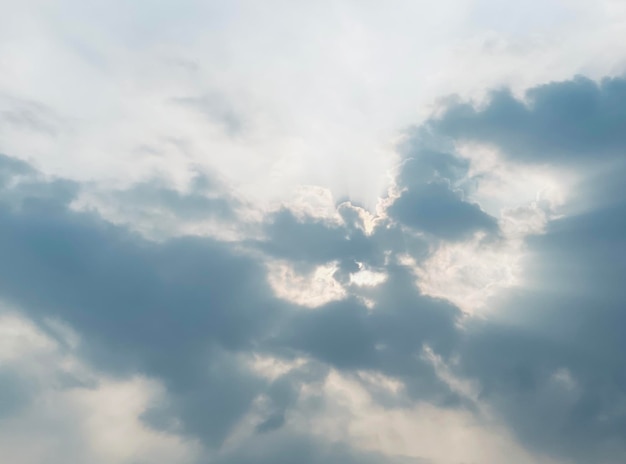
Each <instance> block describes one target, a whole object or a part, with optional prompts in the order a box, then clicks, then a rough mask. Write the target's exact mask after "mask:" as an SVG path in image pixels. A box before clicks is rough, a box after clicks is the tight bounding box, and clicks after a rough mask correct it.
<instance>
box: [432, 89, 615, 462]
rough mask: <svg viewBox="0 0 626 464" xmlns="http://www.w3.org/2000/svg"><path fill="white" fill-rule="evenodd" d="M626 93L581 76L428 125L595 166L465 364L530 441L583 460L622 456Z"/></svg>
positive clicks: (462, 109) (530, 156)
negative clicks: (579, 207) (572, 208)
mask: <svg viewBox="0 0 626 464" xmlns="http://www.w3.org/2000/svg"><path fill="white" fill-rule="evenodd" d="M625 90H626V81H625V80H624V79H621V78H614V79H606V80H603V81H602V82H601V83H599V84H596V83H594V82H592V81H590V80H587V79H583V78H577V79H574V80H573V81H566V82H562V83H552V84H549V85H545V86H540V87H538V88H535V89H531V90H530V91H529V92H528V96H529V99H530V104H529V105H528V106H526V105H525V104H522V102H520V101H517V100H515V99H514V98H513V97H511V95H510V94H508V93H506V92H500V93H497V94H495V95H494V96H493V99H492V101H491V103H489V104H488V105H487V106H486V107H485V108H483V109H480V110H476V109H474V108H473V107H471V106H470V105H465V104H458V103H457V104H455V105H453V106H452V107H451V108H450V109H449V110H448V112H447V113H446V114H445V115H444V116H443V117H442V118H441V119H440V120H437V121H434V122H433V124H432V126H431V128H435V130H439V131H441V133H442V134H444V135H449V136H452V137H455V138H457V139H469V140H473V141H477V142H482V143H493V144H496V145H497V146H499V147H500V148H501V149H502V151H503V153H504V155H505V156H509V157H513V158H514V159H515V160H521V161H524V162H541V163H570V164H572V165H573V166H577V165H578V166H581V167H582V166H585V167H584V169H585V172H589V173H590V175H589V177H588V178H586V179H585V180H584V181H583V182H582V184H580V185H579V189H580V191H579V193H578V195H577V196H576V197H575V198H576V200H577V201H581V202H585V203H584V208H583V212H581V213H578V214H576V215H574V216H570V217H564V218H561V219H558V220H554V221H552V222H551V223H550V224H549V226H548V229H547V231H546V233H545V234H543V235H540V236H536V237H533V238H532V239H530V240H529V242H528V245H529V250H528V251H529V253H530V256H533V257H534V259H532V260H531V261H530V262H528V263H527V268H526V276H527V277H526V286H525V287H524V288H520V289H517V290H511V291H509V292H507V293H505V294H504V295H503V296H501V297H500V298H498V299H497V300H494V301H493V302H492V304H493V305H494V306H495V307H496V308H497V311H495V312H494V314H495V315H496V316H494V317H492V318H491V319H488V320H487V321H478V320H474V321H470V322H469V323H468V326H467V337H466V339H465V341H464V342H463V344H462V345H461V346H462V347H463V348H462V350H463V351H462V354H461V358H460V359H461V362H460V365H459V369H460V370H459V372H461V373H462V375H465V376H468V377H469V378H473V379H477V380H478V381H479V383H480V385H481V387H482V392H481V397H482V398H483V399H484V400H485V401H487V402H489V403H490V404H492V405H493V407H494V410H495V411H497V412H498V414H500V417H502V418H503V419H504V421H505V423H507V424H508V425H509V426H510V427H511V429H512V430H513V431H514V432H515V433H516V434H517V436H518V437H519V438H520V439H521V440H522V442H523V443H525V444H526V445H527V446H529V447H530V448H531V449H537V450H540V451H543V452H548V453H551V454H553V455H554V456H555V457H557V458H566V459H569V460H571V461H572V462H577V463H578V462H580V463H587V462H603V463H618V462H622V461H623V457H624V455H626V440H625V439H624V437H625V436H626V364H625V363H624V359H623V353H624V352H625V350H626V337H624V334H623V330H622V328H623V327H624V326H625V324H626V313H625V312H624V302H625V301H626V292H625V290H624V285H623V282H624V279H625V278H626V266H625V264H624V263H625V262H626V239H625V237H626V220H625V219H624V218H626V203H625V202H624V187H623V181H620V179H623V178H624V176H625V175H626V169H624V167H623V154H624V150H625V149H626V139H625V138H624V134H626V131H625V130H624V128H625V127H626V113H625V112H624V108H625V107H626V106H625V105H624V103H625V102H626V93H625ZM594 165H595V166H594ZM603 165H605V166H610V167H611V169H606V168H602V166H603ZM594 167H597V168H598V169H593V168H594ZM590 168H592V169H590ZM581 173H582V171H581Z"/></svg>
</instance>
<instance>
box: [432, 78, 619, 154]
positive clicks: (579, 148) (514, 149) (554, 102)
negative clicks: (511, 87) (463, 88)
mask: <svg viewBox="0 0 626 464" xmlns="http://www.w3.org/2000/svg"><path fill="white" fill-rule="evenodd" d="M526 100H527V101H521V100H518V99H517V98H515V97H514V96H513V95H512V94H511V93H510V92H509V91H507V90H500V91H497V92H494V93H492V95H491V99H490V101H489V102H488V103H487V105H486V106H485V107H484V108H478V109H477V108H475V107H474V106H473V105H472V104H470V103H456V104H453V105H450V106H449V107H448V108H447V109H446V111H445V113H444V114H443V116H442V117H441V118H439V119H436V120H433V121H431V122H430V124H431V127H432V129H433V130H434V131H436V132H437V133H438V134H440V135H442V136H443V135H445V136H450V137H454V138H455V139H458V140H471V141H478V142H482V143H491V144H495V145H497V146H499V147H501V148H502V150H503V152H504V153H505V154H506V155H508V156H511V157H515V158H516V159H520V160H527V161H533V162H545V163H549V162H570V163H579V162H582V163H593V162H594V160H595V159H596V158H603V157H619V156H621V155H622V154H623V151H624V146H625V145H626V81H625V80H624V79H622V78H606V79H603V80H602V81H601V82H600V83H596V82H594V81H592V80H590V79H587V78H585V77H577V78H576V79H573V80H570V81H564V82H553V83H550V84H545V85H541V86H538V87H535V88H532V89H530V90H529V91H528V92H526Z"/></svg>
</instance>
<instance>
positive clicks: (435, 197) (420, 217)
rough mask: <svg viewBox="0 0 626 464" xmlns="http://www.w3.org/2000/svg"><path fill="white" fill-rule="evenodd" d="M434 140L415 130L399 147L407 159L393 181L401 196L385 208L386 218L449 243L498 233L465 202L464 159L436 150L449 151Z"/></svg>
mask: <svg viewBox="0 0 626 464" xmlns="http://www.w3.org/2000/svg"><path fill="white" fill-rule="evenodd" d="M433 139H436V137H434V136H433V134H432V133H428V131H427V130H426V128H421V129H416V130H413V132H412V134H411V137H409V139H408V140H407V141H405V142H404V143H403V145H402V146H401V147H400V149H401V151H402V152H403V154H404V156H405V157H406V159H405V160H404V161H403V163H402V164H401V166H400V170H399V172H398V176H397V179H396V183H397V186H398V188H399V189H401V193H400V197H399V198H397V199H396V200H395V201H394V202H393V204H392V205H391V206H390V207H389V208H388V210H387V213H388V214H389V216H390V217H391V218H392V219H394V220H396V221H399V222H400V223H401V224H404V225H406V226H409V227H411V228H413V229H415V230H417V231H420V232H425V233H427V234H431V235H432V236H434V237H437V238H440V239H443V240H448V241H458V240H463V239H466V238H468V237H470V236H471V235H473V234H474V233H475V232H478V231H483V232H485V233H488V234H490V235H493V234H497V232H498V224H497V221H496V219H495V218H493V217H492V216H490V215H489V214H487V213H485V212H484V211H483V210H482V209H481V208H480V205H478V204H476V203H473V202H471V201H467V199H466V198H465V194H466V193H468V192H469V191H470V190H471V189H469V188H468V186H467V185H464V183H463V181H466V179H467V174H468V170H469V163H468V162H467V160H464V159H461V158H459V157H457V156H455V155H453V154H451V153H449V152H447V151H442V150H438V149H436V148H438V147H437V146H438V145H439V146H442V148H450V147H446V146H445V144H444V143H443V142H441V141H438V140H433ZM432 145H435V147H432Z"/></svg>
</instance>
